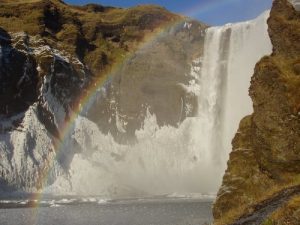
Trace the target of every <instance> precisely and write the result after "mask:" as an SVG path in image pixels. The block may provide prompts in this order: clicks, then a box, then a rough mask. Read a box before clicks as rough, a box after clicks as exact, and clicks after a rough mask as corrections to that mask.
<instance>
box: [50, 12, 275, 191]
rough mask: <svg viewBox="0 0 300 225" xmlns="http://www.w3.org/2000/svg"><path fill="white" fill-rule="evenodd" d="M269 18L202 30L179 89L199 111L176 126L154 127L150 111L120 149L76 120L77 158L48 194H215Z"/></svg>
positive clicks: (248, 106) (263, 50) (248, 108)
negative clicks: (200, 47) (198, 53)
mask: <svg viewBox="0 0 300 225" xmlns="http://www.w3.org/2000/svg"><path fill="white" fill-rule="evenodd" d="M268 16H269V12H266V13H264V14H263V15H261V16H260V17H258V18H257V19H255V20H253V21H248V22H243V23H237V24H228V25H225V26H222V27H212V28H208V29H207V31H206V34H205V43H204V55H203V57H201V58H200V59H198V60H195V61H194V62H193V63H192V68H191V73H190V76H191V78H192V79H191V81H190V84H189V85H188V86H184V85H182V86H184V87H185V89H186V90H187V91H188V92H193V93H194V94H195V95H196V96H197V97H198V102H197V108H198V111H197V114H196V116H194V117H188V118H186V119H185V120H184V121H183V122H182V123H181V124H179V125H178V127H172V126H162V127H160V126H158V124H157V121H156V116H155V115H152V114H151V113H150V112H149V111H148V112H147V116H146V119H145V121H144V125H143V127H142V128H141V129H140V130H137V131H136V132H135V135H136V139H137V142H136V143H134V144H130V145H129V144H128V145H121V144H118V143H116V142H115V141H114V139H113V137H112V136H111V135H110V134H108V135H105V134H103V133H102V132H101V131H100V130H99V128H98V127H97V125H96V124H94V123H93V122H91V121H89V120H88V119H87V118H85V117H79V118H78V119H77V121H76V125H75V130H74V134H73V135H72V136H73V138H75V140H76V143H77V145H79V146H80V147H81V149H83V152H81V153H80V154H77V155H75V157H74V158H73V161H72V164H71V168H70V177H69V178H68V180H67V179H65V178H64V177H61V178H59V179H57V181H56V182H55V184H54V185H52V186H51V187H50V188H49V190H50V191H56V192H57V191H61V192H63V191H66V192H68V193H70V191H73V192H74V193H76V194H97V195H107V196H132V195H134V196H137V195H157V194H168V193H195V192H200V193H204V194H209V193H215V192H216V191H217V189H218V187H219V185H220V183H221V178H222V176H223V173H224V170H225V166H226V161H227V158H228V154H229V152H230V150H231V140H232V138H233V137H234V133H235V132H236V130H237V128H238V123H239V121H240V120H241V118H242V117H244V116H245V115H247V114H250V113H251V112H252V103H251V99H250V98H249V96H248V88H249V86H250V79H251V76H252V74H253V71H254V66H255V63H256V62H257V61H259V59H260V58H261V57H262V56H264V55H267V54H269V53H270V52H271V49H272V46H271V43H270V39H269V36H268V32H267V23H266V20H267V18H268ZM116 113H117V112H116Z"/></svg>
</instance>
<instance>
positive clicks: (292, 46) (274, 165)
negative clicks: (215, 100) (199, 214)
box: [213, 0, 300, 225]
mask: <svg viewBox="0 0 300 225" xmlns="http://www.w3.org/2000/svg"><path fill="white" fill-rule="evenodd" d="M268 26H269V29H268V31H269V35H270V38H271V42H272V45H273V53H272V54H271V55H270V56H266V57H263V58H262V59H261V60H260V61H259V62H258V63H257V65H256V67H255V71H254V75H253V76H252V79H251V86H250V89H249V94H250V96H251V99H252V101H253V109H254V112H253V114H252V115H250V116H247V117H245V118H244V119H243V120H242V121H241V122H240V126H239V129H238V132H237V133H236V135H235V137H234V139H233V142H232V147H233V149H232V152H231V153H230V159H229V161H228V167H227V170H226V173H225V175H224V177H223V183H222V186H221V188H220V190H219V192H218V196H217V200H216V202H215V205H214V209H213V212H214V217H215V219H216V221H215V222H216V224H222V225H223V224H273V223H274V224H285V223H289V224H295V225H297V224H299V218H300V217H299V216H300V215H299V193H300V190H299V189H300V188H299V184H300V183H299V173H300V164H299V157H300V154H299V153H300V133H299V131H300V127H299V126H300V123H299V121H300V120H299V115H300V113H299V110H300V108H299V96H300V95H299V94H300V93H299V82H300V80H299V79H300V78H299V75H298V72H297V71H298V70H297V64H298V63H299V55H300V45H299V40H300V32H299V29H300V14H299V12H297V11H296V10H295V9H294V7H293V6H292V5H291V4H290V3H289V2H288V1H287V0H275V1H274V2H273V7H272V10H271V13H270V18H269V20H268ZM297 199H298V200H297ZM270 205H273V206H274V205H276V207H274V208H272V207H270ZM285 210H286V211H285ZM263 211H264V213H263Z"/></svg>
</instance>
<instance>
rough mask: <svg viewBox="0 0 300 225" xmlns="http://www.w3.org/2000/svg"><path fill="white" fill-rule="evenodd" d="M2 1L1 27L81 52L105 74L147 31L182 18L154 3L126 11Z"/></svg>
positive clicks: (49, 0)
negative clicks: (36, 36)
mask: <svg viewBox="0 0 300 225" xmlns="http://www.w3.org/2000/svg"><path fill="white" fill-rule="evenodd" d="M0 2H1V7H0V28H1V29H4V30H5V31H6V32H20V31H24V32H26V33H28V34H29V35H39V36H41V38H44V39H45V40H47V42H48V43H51V46H52V47H53V48H57V49H59V50H63V51H67V52H68V53H69V54H71V55H77V56H78V57H79V58H80V59H81V60H82V61H83V62H84V63H85V64H86V65H87V66H88V68H90V70H91V71H92V73H93V74H103V73H105V71H106V69H107V68H106V67H111V66H113V65H114V64H116V63H117V64H118V63H119V62H120V60H122V59H123V58H124V55H125V54H126V52H132V51H134V50H135V49H136V47H137V46H138V43H140V42H142V41H143V38H144V37H145V36H146V35H147V34H148V33H151V32H152V31H153V30H154V29H156V28H158V27H160V26H162V25H163V24H164V23H167V22H170V21H176V20H178V19H180V18H181V16H178V15H176V14H173V13H170V12H168V11H167V10H165V9H164V8H162V7H159V6H151V5H143V6H136V7H133V8H129V9H122V8H113V7H103V6H101V5H95V4H90V5H86V6H72V5H67V4H65V3H63V2H62V1H60V0H41V1H39V0H25V1H23V0H17V1H15V0H4V1H0Z"/></svg>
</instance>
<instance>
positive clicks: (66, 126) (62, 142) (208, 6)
mask: <svg viewBox="0 0 300 225" xmlns="http://www.w3.org/2000/svg"><path fill="white" fill-rule="evenodd" d="M236 1H240V0H221V1H220V0H212V1H209V2H205V3H200V4H198V5H196V6H194V7H192V8H191V9H189V10H186V11H185V12H184V13H183V14H184V15H188V16H190V17H196V16H197V15H199V14H200V13H206V12H209V11H211V10H213V9H215V8H216V7H220V5H223V4H228V3H231V2H236ZM188 20H189V19H188V18H187V17H185V16H178V17H177V18H176V19H173V20H170V21H167V22H164V23H163V24H161V25H160V26H159V27H158V28H157V29H155V30H154V31H152V32H151V33H148V34H147V35H146V36H145V37H144V40H143V41H142V42H140V44H139V46H138V47H137V49H136V51H138V50H140V49H143V48H147V47H149V46H151V44H152V43H154V42H155V41H156V40H157V39H159V38H160V37H161V36H162V35H163V34H164V33H165V32H166V31H168V30H170V29H172V28H174V27H177V26H179V25H182V24H183V23H184V22H185V21H188ZM136 51H135V52H136ZM133 55H134V52H131V53H128V54H127V55H126V56H125V57H124V58H123V59H122V60H120V61H118V62H116V63H114V64H113V65H112V66H111V68H110V69H108V70H107V71H106V72H105V73H103V75H102V76H99V78H98V79H96V80H95V81H94V82H92V84H90V86H88V87H87V88H86V90H87V91H85V92H84V93H83V94H82V95H81V96H79V97H78V99H77V101H76V102H77V104H76V106H75V107H74V108H73V110H70V112H69V115H68V117H67V119H66V120H65V122H64V123H63V124H62V125H61V126H60V128H59V130H60V131H61V132H60V134H59V138H57V139H56V140H54V143H53V145H54V149H55V151H56V155H57V154H59V152H61V151H63V149H64V147H65V146H66V140H67V139H68V137H69V136H70V135H71V133H72V132H73V130H74V127H75V122H76V119H77V118H78V116H79V115H80V114H81V113H82V112H83V111H84V110H86V109H87V108H89V107H90V106H91V105H92V104H93V102H94V100H95V98H96V93H97V91H98V90H99V89H100V88H101V87H103V86H104V85H105V84H106V83H107V82H108V81H109V80H110V79H111V78H112V77H113V75H114V74H115V73H116V72H118V71H119V70H120V68H121V67H122V65H123V64H124V63H125V62H126V60H128V59H130V58H131V57H132V56H133ZM54 162H55V157H53V158H51V159H47V163H45V164H46V165H45V166H44V168H43V169H42V170H41V171H40V174H39V178H38V181H37V184H38V187H39V188H40V190H39V191H38V192H37V193H35V194H33V195H32V196H31V199H32V200H31V202H32V205H33V207H35V208H36V209H37V211H36V212H35V214H36V216H34V218H35V219H37V215H38V209H39V206H40V201H41V199H42V196H43V187H44V186H45V184H47V181H48V177H49V174H50V172H51V169H52V167H53V164H54ZM36 222H37V221H33V223H32V224H36Z"/></svg>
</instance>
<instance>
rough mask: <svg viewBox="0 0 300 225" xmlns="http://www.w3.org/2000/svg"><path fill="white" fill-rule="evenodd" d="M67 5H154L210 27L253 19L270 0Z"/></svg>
mask: <svg viewBox="0 0 300 225" xmlns="http://www.w3.org/2000/svg"><path fill="white" fill-rule="evenodd" d="M65 2H66V3H69V4H77V5H83V4H87V3H98V4H101V5H107V6H118V7H131V6H135V5H138V4H156V5H161V6H164V7H165V8H167V9H168V10H170V11H172V12H176V13H180V14H183V15H186V16H190V17H192V18H196V19H198V20H200V21H203V22H206V23H208V24H211V25H222V24H225V23H229V22H238V21H245V20H249V19H253V18H255V17H256V16H258V15H259V14H260V13H262V12H263V11H265V10H266V9H270V8H271V5H272V0H65Z"/></svg>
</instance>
